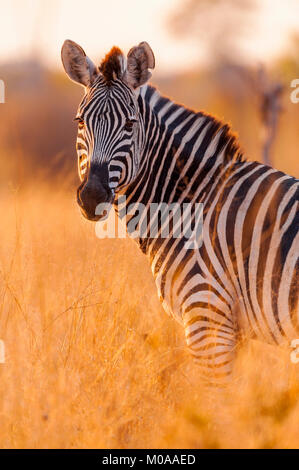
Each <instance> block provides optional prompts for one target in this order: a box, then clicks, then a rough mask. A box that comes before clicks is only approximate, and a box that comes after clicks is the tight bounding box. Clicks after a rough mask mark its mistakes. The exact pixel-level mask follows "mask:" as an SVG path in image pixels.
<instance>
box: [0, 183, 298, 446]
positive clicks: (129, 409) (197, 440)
mask: <svg viewBox="0 0 299 470" xmlns="http://www.w3.org/2000/svg"><path fill="white" fill-rule="evenodd" d="M0 211H1V212H0V213H1V227H2V230H1V245H0V299H1V300H0V338H1V339H3V340H4V341H5V346H6V362H5V364H0V423H1V425H0V446H1V447H2V448H76V447H79V448H91V447H96V448H164V447H166V448H197V447H198V448H219V447H221V448H226V447H230V448H231V447H232V448H239V447H246V448H248V447H249V448H252V447H254V448H269V447H271V448H272V447H274V448H276V447H283V448H288V447H298V445H299V427H298V422H299V400H298V390H299V388H298V378H296V374H297V375H298V370H296V368H297V369H298V368H299V365H298V366H294V365H292V364H291V363H290V360H289V352H287V351H284V350H280V349H278V348H275V347H271V346H267V345H264V344H259V343H251V344H249V345H247V346H244V347H243V348H242V350H241V351H240V354H239V358H238V363H237V367H236V378H235V380H234V381H233V383H232V384H231V386H230V387H229V388H228V389H227V390H225V391H218V392H217V391H210V392H207V391H205V390H204V388H203V386H202V384H201V381H200V377H199V375H198V372H197V370H196V367H195V366H194V365H193V363H192V360H191V358H190V357H189V354H188V352H187V351H186V348H185V343H184V334H183V331H182V328H181V327H180V326H179V325H177V324H176V323H175V322H174V321H173V320H172V319H170V318H169V317H168V316H167V315H166V314H165V313H164V312H163V310H162V308H161V306H160V304H159V301H158V298H157V294H156V290H155V286H154V281H153V279H152V276H151V272H150V268H149V266H148V264H147V260H146V258H145V257H144V256H143V255H142V254H141V253H139V252H138V249H137V247H136V246H135V245H134V243H133V242H132V241H130V240H99V239H97V238H96V236H95V232H94V225H93V224H92V223H90V222H87V221H84V220H83V218H82V217H81V216H80V215H79V211H78V209H77V206H76V203H75V195H74V194H73V193H69V192H67V191H64V190H62V189H61V190H59V189H58V188H54V189H53V188H52V189H51V190H50V189H49V188H47V187H43V186H40V187H38V186H36V185H31V188H30V191H29V190H23V191H13V190H10V191H8V190H7V191H6V193H4V191H3V192H2V193H1V197H0Z"/></svg>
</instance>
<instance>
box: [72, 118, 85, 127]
mask: <svg viewBox="0 0 299 470" xmlns="http://www.w3.org/2000/svg"><path fill="white" fill-rule="evenodd" d="M74 121H78V125H79V127H84V125H85V123H84V119H82V118H81V117H75V119H74Z"/></svg>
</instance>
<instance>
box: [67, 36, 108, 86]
mask: <svg viewBox="0 0 299 470" xmlns="http://www.w3.org/2000/svg"><path fill="white" fill-rule="evenodd" d="M61 60H62V64H63V67H64V70H65V71H66V73H67V75H68V76H69V78H70V79H71V80H73V81H74V82H76V83H79V84H80V85H83V86H85V87H88V86H91V85H92V83H93V82H94V81H95V79H96V77H97V76H98V74H99V71H98V69H97V67H96V66H95V65H94V63H93V62H92V60H90V59H89V57H87V55H86V54H85V52H84V51H83V49H82V47H80V46H79V45H78V44H76V43H75V42H74V41H71V40H70V39H67V40H66V41H64V43H63V46H62V49H61Z"/></svg>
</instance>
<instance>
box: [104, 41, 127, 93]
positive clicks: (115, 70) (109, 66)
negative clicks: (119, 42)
mask: <svg viewBox="0 0 299 470" xmlns="http://www.w3.org/2000/svg"><path fill="white" fill-rule="evenodd" d="M122 59H123V53H122V51H121V50H120V49H119V48H118V47H115V46H114V47H113V48H112V49H111V51H110V52H108V54H106V56H105V57H104V59H103V60H102V62H101V65H100V67H99V70H100V72H101V73H102V75H103V77H104V79H105V80H106V82H107V85H111V82H112V81H113V80H115V79H116V78H121V75H122V69H121V63H122Z"/></svg>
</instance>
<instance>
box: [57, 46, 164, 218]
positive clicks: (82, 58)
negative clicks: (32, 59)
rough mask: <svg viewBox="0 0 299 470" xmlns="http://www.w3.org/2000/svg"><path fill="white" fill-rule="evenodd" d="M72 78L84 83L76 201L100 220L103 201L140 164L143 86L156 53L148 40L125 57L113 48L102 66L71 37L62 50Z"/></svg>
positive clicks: (128, 179) (128, 180)
mask: <svg viewBox="0 0 299 470" xmlns="http://www.w3.org/2000/svg"><path fill="white" fill-rule="evenodd" d="M61 57H62V63H63V66H64V69H65V71H66V73H67V75H68V76H69V78H70V79H71V80H73V81H75V82H77V83H79V84H80V85H82V86H83V87H84V90H85V94H84V97H83V99H82V101H81V103H80V105H79V108H78V112H77V115H76V118H75V119H76V120H77V121H78V136H77V153H78V171H79V177H80V180H81V184H80V186H79V188H78V190H77V200H78V204H79V206H80V208H81V210H82V213H83V215H84V216H85V217H86V218H87V219H89V220H99V219H100V218H101V217H103V216H104V215H105V214H104V213H100V214H98V213H96V212H98V211H96V208H97V206H98V205H99V204H101V205H102V204H103V203H107V205H108V207H109V205H110V206H111V203H112V202H113V200H114V196H115V193H116V192H117V191H119V190H120V189H121V188H124V187H126V186H127V185H128V184H130V183H131V182H132V181H133V180H134V179H135V177H136V175H137V173H138V169H139V166H140V156H141V149H142V145H143V140H144V126H143V122H142V117H141V115H140V113H139V107H138V103H137V98H138V93H139V87H140V86H142V85H144V84H145V83H146V82H147V81H148V79H149V78H150V77H151V73H150V72H149V70H148V69H149V68H151V69H153V68H154V66H155V59H154V54H153V52H152V50H151V48H150V46H149V45H148V44H147V43H146V42H142V43H140V44H139V45H138V46H135V47H133V48H132V49H131V50H130V51H129V53H128V56H127V60H126V59H125V57H124V55H123V53H122V52H121V50H120V49H118V48H116V47H113V48H112V49H111V51H110V52H109V54H107V55H106V57H105V59H104V60H103V61H102V63H101V65H100V67H96V65H95V64H94V63H93V62H92V61H91V60H90V59H89V58H88V57H87V56H86V54H85V52H84V51H83V49H82V48H81V47H80V46H79V45H78V44H76V43H75V42H73V41H70V40H66V41H65V42H64V44H63V46H62V51H61Z"/></svg>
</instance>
